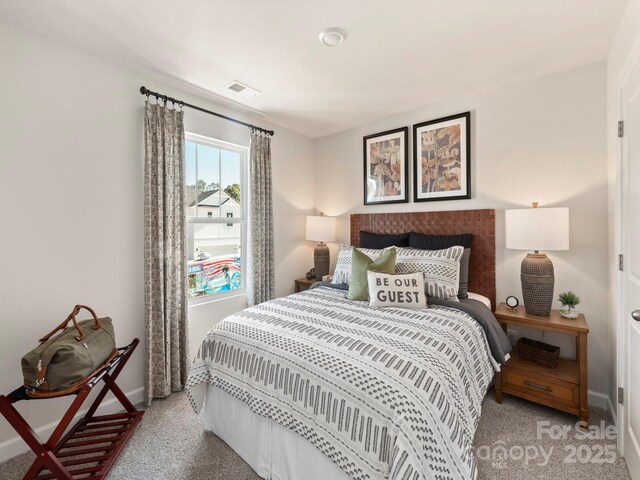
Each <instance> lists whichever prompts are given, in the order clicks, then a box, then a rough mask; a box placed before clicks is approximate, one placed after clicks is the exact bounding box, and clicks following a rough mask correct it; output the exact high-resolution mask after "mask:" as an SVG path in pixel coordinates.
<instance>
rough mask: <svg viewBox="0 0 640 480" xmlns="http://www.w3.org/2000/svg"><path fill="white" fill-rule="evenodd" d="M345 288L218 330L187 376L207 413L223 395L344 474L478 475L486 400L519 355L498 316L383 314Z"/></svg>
mask: <svg viewBox="0 0 640 480" xmlns="http://www.w3.org/2000/svg"><path fill="white" fill-rule="evenodd" d="M345 293H346V292H345V287H344V286H340V285H329V284H322V285H320V286H318V287H317V288H312V289H310V290H307V291H305V292H302V293H298V294H294V295H290V296H287V297H284V298H279V299H276V300H272V301H269V302H265V303H262V304H260V305H257V306H255V307H251V308H248V309H246V310H243V311H241V312H239V313H237V314H234V315H232V316H230V317H228V318H227V319H225V320H223V321H221V322H220V323H218V324H217V325H216V326H215V327H214V328H213V329H212V330H211V331H210V332H209V333H208V334H207V335H206V336H205V338H204V339H203V341H202V344H201V346H200V349H199V351H198V353H197V356H196V358H195V360H194V363H193V365H192V367H191V370H190V373H189V377H188V380H187V395H188V396H189V399H190V401H191V403H192V405H193V407H194V409H195V410H196V412H197V411H199V410H200V409H201V407H202V404H203V402H206V401H207V400H206V399H205V397H206V395H207V392H209V391H211V390H210V389H211V388H212V387H215V388H216V389H220V390H222V391H223V392H225V393H226V394H227V395H229V396H231V397H234V401H235V400H237V401H239V402H241V403H242V404H244V406H246V408H248V409H249V410H250V411H251V412H253V413H254V414H257V415H259V416H261V417H264V418H266V419H269V420H270V421H271V422H273V423H274V424H277V425H279V426H281V427H283V428H284V429H286V430H287V431H288V432H294V433H295V434H296V435H297V436H298V438H299V439H300V441H302V442H308V443H309V444H311V445H313V446H314V447H315V449H317V451H318V452H320V453H321V454H322V455H324V456H325V457H326V458H327V459H329V460H330V461H331V462H333V463H334V464H335V465H337V466H338V467H339V469H340V470H341V471H342V473H344V478H351V479H353V480H361V479H363V480H364V479H391V480H404V479H414V480H418V479H443V480H444V479H452V480H459V479H460V480H461V479H464V480H467V479H473V478H475V477H476V466H475V463H474V458H473V452H472V442H473V437H474V434H475V431H476V428H477V425H478V422H479V420H480V414H481V403H482V399H483V397H484V396H485V394H486V392H487V389H488V387H489V385H490V383H491V381H492V379H493V375H494V373H495V372H496V371H498V370H499V368H500V364H501V363H503V362H505V361H506V360H507V359H508V355H509V351H510V350H511V347H510V344H509V341H508V339H507V337H506V335H505V334H504V332H503V331H502V329H501V328H500V326H499V325H498V323H497V321H496V319H495V317H493V314H492V313H491V311H490V310H489V309H488V308H487V307H486V306H485V305H483V304H482V303H481V302H478V301H475V300H464V301H455V302H454V301H446V300H437V301H436V302H437V303H438V304H434V301H435V300H434V299H429V300H430V303H431V304H430V305H429V307H428V308H426V309H419V310H407V309H399V308H374V307H370V306H369V304H368V302H363V301H352V300H348V299H347V298H346V295H345ZM209 401H211V400H209ZM214 408H215V406H214ZM247 441H251V439H247ZM249 463H250V464H251V462H249ZM265 476H270V475H265ZM275 477H276V476H275V475H274V478H275Z"/></svg>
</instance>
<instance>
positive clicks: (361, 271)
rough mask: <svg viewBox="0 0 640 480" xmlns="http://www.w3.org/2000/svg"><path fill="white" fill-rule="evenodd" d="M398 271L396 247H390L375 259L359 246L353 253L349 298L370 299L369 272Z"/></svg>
mask: <svg viewBox="0 0 640 480" xmlns="http://www.w3.org/2000/svg"><path fill="white" fill-rule="evenodd" d="M369 270H371V271H373V272H382V273H391V274H394V273H396V249H395V248H389V249H387V250H385V251H384V252H382V254H380V256H379V257H378V258H376V259H375V260H373V259H371V258H369V256H368V255H366V254H364V253H362V252H361V251H360V250H358V249H357V248H354V249H353V253H352V254H351V277H350V278H349V293H347V298H348V299H349V300H369V284H368V282H367V272H368V271H369Z"/></svg>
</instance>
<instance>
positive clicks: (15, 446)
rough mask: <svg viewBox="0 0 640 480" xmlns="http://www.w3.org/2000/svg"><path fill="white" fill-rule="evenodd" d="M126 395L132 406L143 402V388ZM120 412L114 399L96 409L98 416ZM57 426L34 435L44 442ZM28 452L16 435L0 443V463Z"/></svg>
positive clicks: (81, 412)
mask: <svg viewBox="0 0 640 480" xmlns="http://www.w3.org/2000/svg"><path fill="white" fill-rule="evenodd" d="M126 395H127V398H128V399H129V401H130V402H131V403H133V404H134V405H139V404H141V403H142V401H143V395H144V388H143V387H140V388H136V389H135V390H132V391H130V392H127V393H126ZM89 405H90V404H87V408H85V409H83V410H80V411H79V412H78V414H77V415H76V417H75V419H74V420H77V419H79V418H80V417H82V416H83V415H84V414H85V413H87V410H89V408H88V407H89ZM122 410H123V408H122V405H121V404H120V402H119V401H118V400H117V399H116V398H111V399H110V400H107V401H106V402H103V403H102V404H101V405H100V408H98V412H97V413H98V414H100V415H109V414H112V413H118V412H121V411H122ZM27 420H28V419H27ZM74 423H75V422H71V425H73V424H74ZM57 425H58V421H55V422H52V423H49V424H48V425H44V426H42V427H39V428H36V429H35V432H36V434H38V436H39V437H40V438H41V439H42V440H46V439H47V438H48V437H49V435H51V433H53V430H54V428H56V426H57ZM28 451H29V447H28V446H27V444H26V443H24V440H22V438H21V437H20V436H18V435H16V436H15V437H13V438H11V439H9V440H7V441H5V442H2V443H0V462H4V461H5V460H8V459H10V458H12V457H15V456H16V455H20V454H21V453H24V452H28Z"/></svg>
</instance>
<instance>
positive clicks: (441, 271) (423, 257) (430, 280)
mask: <svg viewBox="0 0 640 480" xmlns="http://www.w3.org/2000/svg"><path fill="white" fill-rule="evenodd" d="M396 252H397V257H396V273H415V272H421V273H422V274H423V275H424V284H425V292H426V294H427V297H435V298H443V299H445V300H455V301H457V300H458V288H459V284H460V260H461V258H462V255H463V254H464V247H461V246H455V247H450V248H446V249H444V250H417V249H413V248H398V249H396Z"/></svg>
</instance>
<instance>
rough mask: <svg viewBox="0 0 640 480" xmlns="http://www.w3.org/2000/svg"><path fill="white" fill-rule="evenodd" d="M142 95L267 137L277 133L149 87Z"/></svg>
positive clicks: (141, 89) (144, 88)
mask: <svg viewBox="0 0 640 480" xmlns="http://www.w3.org/2000/svg"><path fill="white" fill-rule="evenodd" d="M140 93H141V94H142V95H146V96H147V97H148V96H149V95H153V96H154V97H156V99H158V100H160V99H162V100H163V101H164V102H165V103H167V102H171V103H173V104H175V105H180V106H181V107H189V108H193V109H194V110H199V111H200V112H204V113H208V114H209V115H215V116H216V117H220V118H224V119H225V120H229V121H230V122H234V123H239V124H240V125H244V126H245V127H249V128H251V129H253V130H259V131H261V132H264V133H266V134H267V135H271V136H273V134H274V133H275V132H274V131H273V130H267V129H266V128H262V127H257V126H256V125H252V124H250V123H246V122H243V121H242V120H238V119H235V118H232V117H227V116H226V115H222V114H221V113H217V112H212V111H211V110H206V109H204V108H202V107H198V106H197V105H191V104H190V103H186V102H183V101H182V100H176V99H175V98H173V97H168V96H167V95H162V94H161V93H158V92H152V91H151V90H149V89H148V88H147V87H144V86H142V87H140Z"/></svg>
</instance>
